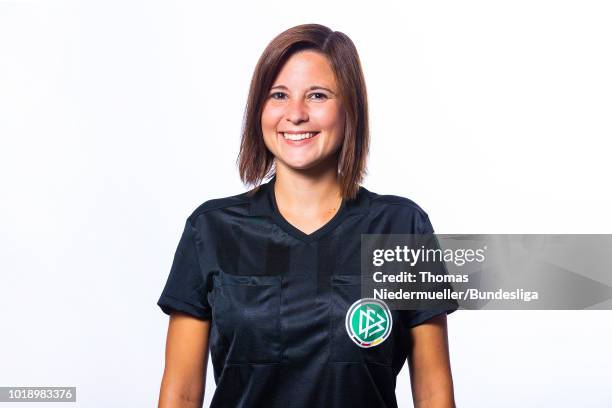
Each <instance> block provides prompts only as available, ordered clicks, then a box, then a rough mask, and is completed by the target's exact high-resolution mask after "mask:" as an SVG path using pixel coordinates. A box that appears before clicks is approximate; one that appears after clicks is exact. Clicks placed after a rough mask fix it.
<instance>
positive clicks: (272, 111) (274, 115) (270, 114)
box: [261, 104, 283, 132]
mask: <svg viewBox="0 0 612 408" xmlns="http://www.w3.org/2000/svg"><path fill="white" fill-rule="evenodd" d="M282 116H283V112H282V110H281V108H280V107H276V106H272V105H270V104H268V105H266V106H265V107H264V109H263V112H262V113H261V127H262V129H263V131H264V132H266V130H267V131H273V130H275V129H276V125H277V124H278V122H279V120H280V119H281V118H282Z"/></svg>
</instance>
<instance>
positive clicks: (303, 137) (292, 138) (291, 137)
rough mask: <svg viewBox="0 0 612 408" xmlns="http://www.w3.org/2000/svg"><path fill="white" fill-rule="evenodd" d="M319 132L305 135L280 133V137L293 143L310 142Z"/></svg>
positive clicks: (304, 133) (305, 133)
mask: <svg viewBox="0 0 612 408" xmlns="http://www.w3.org/2000/svg"><path fill="white" fill-rule="evenodd" d="M318 134H319V132H303V133H293V132H291V133H290V132H279V135H281V136H282V137H283V139H285V140H287V141H292V142H300V141H302V140H309V139H312V138H313V137H315V136H316V135H318Z"/></svg>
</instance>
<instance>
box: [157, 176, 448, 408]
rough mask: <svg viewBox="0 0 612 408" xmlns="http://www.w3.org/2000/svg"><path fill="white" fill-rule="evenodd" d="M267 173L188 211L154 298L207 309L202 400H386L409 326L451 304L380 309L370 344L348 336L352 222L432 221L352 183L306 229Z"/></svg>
mask: <svg viewBox="0 0 612 408" xmlns="http://www.w3.org/2000/svg"><path fill="white" fill-rule="evenodd" d="M274 182H275V178H272V179H271V180H270V181H269V182H267V183H264V184H262V186H261V188H260V189H259V190H258V191H257V193H256V194H255V195H253V196H250V197H249V196H247V193H243V194H240V195H236V196H232V197H227V198H221V199H214V200H209V201H207V202H205V203H204V204H202V205H200V206H199V207H198V208H197V209H196V210H195V211H194V212H193V213H192V214H191V215H190V216H189V217H188V219H187V222H186V224H185V228H184V231H183V234H182V237H181V239H180V242H179V244H178V248H177V250H176V253H175V256H174V261H173V264H172V268H171V270H170V274H169V277H168V280H167V282H166V285H165V287H164V290H163V292H162V294H161V297H160V299H159V301H158V302H157V304H158V305H159V307H161V309H162V310H163V312H164V313H167V314H170V313H171V312H172V311H174V310H176V311H182V312H184V313H188V314H190V315H193V316H195V317H198V318H201V319H210V321H211V326H210V339H209V345H210V354H211V361H212V364H213V368H214V378H215V383H216V385H217V388H216V390H215V394H214V396H213V398H212V403H211V407H228V408H240V407H244V408H252V407H256V408H257V407H265V408H274V407H282V408H302V407H303V408H310V407H327V408H345V407H351V408H358V407H364V408H365V407H367V408H372V407H388V408H390V407H397V401H396V396H395V389H396V377H397V375H398V373H399V371H400V370H401V368H402V366H403V365H404V363H405V362H406V358H407V356H408V352H409V349H410V347H411V344H410V336H409V330H410V328H411V327H413V326H415V325H418V324H420V323H423V322H424V321H426V320H428V319H430V318H432V317H434V316H436V315H438V314H440V313H445V312H446V313H451V312H453V311H454V310H455V309H456V307H450V308H447V309H444V310H435V311H434V310H423V311H409V310H393V311H390V313H391V315H392V319H393V325H392V328H391V331H390V333H389V334H388V337H387V338H386V339H385V341H383V342H382V343H380V344H379V345H376V346H375V347H369V348H364V347H360V346H359V345H358V344H356V343H355V342H354V341H353V340H352V339H351V338H350V337H349V335H348V333H347V329H346V325H345V319H346V315H347V311H348V309H349V308H350V307H351V306H352V305H353V304H354V303H355V301H356V300H359V298H360V297H361V290H360V273H361V269H360V268H361V265H360V260H361V258H360V244H361V234H429V233H433V228H432V226H431V224H430V222H429V218H428V216H427V214H426V213H425V212H424V211H423V210H422V209H421V208H420V207H419V206H418V205H417V204H415V203H414V202H413V201H411V200H409V199H407V198H404V197H399V196H392V195H379V194H376V193H373V192H370V191H368V190H367V189H365V188H364V187H360V189H359V192H358V194H357V197H356V198H355V199H354V200H349V201H347V200H344V201H343V202H342V205H341V207H340V209H339V210H338V212H337V213H336V215H335V216H334V217H333V218H332V219H331V220H330V221H329V222H328V223H326V224H325V225H324V226H323V227H321V228H320V229H318V230H317V231H315V232H313V233H312V234H305V233H304V232H302V231H300V230H299V229H297V228H295V227H294V226H292V225H291V224H290V223H289V222H287V221H286V220H285V219H284V218H283V217H282V215H281V214H280V213H279V211H278V209H277V206H276V201H275V197H274V189H273V187H274ZM399 387H400V389H402V390H406V392H408V390H409V389H410V384H400V385H399Z"/></svg>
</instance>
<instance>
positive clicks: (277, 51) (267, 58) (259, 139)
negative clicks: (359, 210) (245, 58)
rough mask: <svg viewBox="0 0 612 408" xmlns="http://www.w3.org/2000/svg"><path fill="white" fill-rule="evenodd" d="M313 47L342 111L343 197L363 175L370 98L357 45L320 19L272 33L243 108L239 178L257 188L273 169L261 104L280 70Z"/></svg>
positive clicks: (350, 193) (340, 165)
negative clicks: (329, 72) (332, 81)
mask: <svg viewBox="0 0 612 408" xmlns="http://www.w3.org/2000/svg"><path fill="white" fill-rule="evenodd" d="M304 49H312V50H315V51H318V52H320V53H322V54H323V55H325V56H326V57H327V59H328V60H329V62H330V65H331V67H332V70H333V72H334V74H335V76H336V81H337V83H338V87H339V93H340V98H341V99H340V100H341V102H342V107H343V109H344V112H345V118H346V120H345V128H344V142H343V144H342V146H341V147H340V149H339V153H338V173H339V174H338V177H339V180H340V185H341V190H342V191H341V193H342V197H343V198H344V199H353V198H355V196H356V195H357V192H358V190H359V184H360V183H361V181H362V180H363V177H364V176H365V174H366V172H367V171H366V159H367V155H368V150H369V144H370V141H369V139H370V135H369V126H368V100H367V92H366V85H365V79H364V76H363V71H362V68H361V62H360V60H359V55H358V53H357V49H356V48H355V45H354V44H353V42H352V41H351V39H350V38H349V37H348V36H347V35H346V34H344V33H341V32H339V31H332V30H331V29H330V28H328V27H326V26H324V25H320V24H303V25H299V26H296V27H292V28H290V29H288V30H286V31H284V32H282V33H281V34H279V35H278V36H276V37H275V38H274V39H273V40H272V41H271V42H270V44H268V46H267V47H266V49H265V50H264V52H263V54H262V55H261V57H260V58H259V61H258V62H257V65H256V66H255V71H254V72H253V77H252V79H251V85H250V90H249V96H248V98H247V104H246V109H245V113H244V120H243V127H242V140H241V143H240V153H239V155H238V160H237V163H238V168H239V171H240V178H241V180H242V181H243V183H245V184H251V185H254V186H255V188H254V190H253V191H252V192H253V193H254V192H255V191H257V189H258V188H259V186H260V184H261V183H262V181H263V180H264V178H268V177H272V176H273V175H274V174H275V173H276V169H275V166H273V164H274V156H273V155H272V153H271V152H270V151H269V150H268V149H267V147H266V145H265V144H264V140H263V132H262V129H261V115H262V111H263V106H264V104H265V102H266V99H267V97H268V93H269V92H270V88H271V87H272V85H273V82H274V80H275V79H276V77H277V75H278V73H279V72H280V70H281V68H282V66H283V64H284V63H285V62H286V61H287V59H288V58H289V57H290V56H291V55H293V54H295V53H296V52H298V51H301V50H304Z"/></svg>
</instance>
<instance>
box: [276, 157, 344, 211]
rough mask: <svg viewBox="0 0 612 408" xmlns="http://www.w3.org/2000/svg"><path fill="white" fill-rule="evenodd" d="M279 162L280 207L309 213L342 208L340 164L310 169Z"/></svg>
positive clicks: (278, 203)
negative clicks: (339, 178) (288, 165)
mask: <svg viewBox="0 0 612 408" xmlns="http://www.w3.org/2000/svg"><path fill="white" fill-rule="evenodd" d="M279 164H280V163H277V167H276V181H275V182H274V194H275V198H276V203H277V205H278V207H279V208H280V209H284V211H285V212H287V213H298V214H304V215H307V216H308V215H314V214H318V213H321V212H325V211H328V210H329V211H334V210H337V208H339V206H340V203H341V202H342V195H341V188H340V182H339V180H338V174H337V164H335V163H332V165H330V166H327V167H326V168H324V169H321V168H319V169H313V170H311V171H301V170H300V171H296V170H293V169H291V168H288V167H285V166H283V165H282V164H280V165H279Z"/></svg>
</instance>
